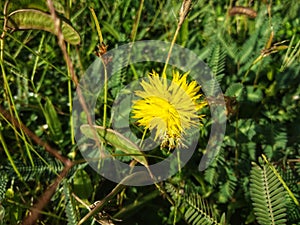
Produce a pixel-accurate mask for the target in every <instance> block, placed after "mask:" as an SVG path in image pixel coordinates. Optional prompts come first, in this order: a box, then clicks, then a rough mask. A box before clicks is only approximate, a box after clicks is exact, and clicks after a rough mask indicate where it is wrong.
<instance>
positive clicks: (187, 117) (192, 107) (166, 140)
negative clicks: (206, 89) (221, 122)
mask: <svg viewBox="0 0 300 225" xmlns="http://www.w3.org/2000/svg"><path fill="white" fill-rule="evenodd" d="M187 76H188V73H185V74H183V75H182V76H181V75H180V74H179V72H178V71H176V72H175V71H173V79H172V81H171V83H170V84H168V82H167V79H166V78H165V77H159V75H158V74H157V73H156V72H155V71H153V72H152V73H150V74H149V76H148V78H149V81H148V82H146V81H145V80H143V81H142V82H141V86H142V88H143V89H144V90H142V91H136V92H135V94H136V95H137V96H138V97H140V98H141V99H139V100H136V101H134V102H133V103H134V105H133V110H132V113H133V116H132V118H134V119H137V123H138V125H139V126H143V127H144V128H145V129H149V130H150V131H155V132H156V133H155V140H157V139H158V138H159V139H160V140H161V141H162V143H161V147H169V149H174V148H175V147H176V146H178V145H183V143H182V138H183V134H185V132H186V131H187V130H188V129H189V128H191V127H192V126H197V124H198V123H199V119H200V118H202V117H203V116H201V115H198V111H199V110H200V109H201V108H203V107H204V106H205V105H207V103H206V102H205V101H200V97H201V96H202V95H201V94H200V93H199V91H200V86H199V85H198V84H197V82H196V81H192V82H190V83H188V82H187ZM199 101H200V102H199Z"/></svg>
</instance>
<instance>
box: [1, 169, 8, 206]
mask: <svg viewBox="0 0 300 225" xmlns="http://www.w3.org/2000/svg"><path fill="white" fill-rule="evenodd" d="M7 182H8V177H7V174H5V173H3V172H0V203H1V202H2V200H3V199H4V197H5V192H6V186H7Z"/></svg>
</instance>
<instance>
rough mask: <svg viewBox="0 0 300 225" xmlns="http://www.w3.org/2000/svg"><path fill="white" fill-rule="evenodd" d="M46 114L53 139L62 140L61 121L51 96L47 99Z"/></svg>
mask: <svg viewBox="0 0 300 225" xmlns="http://www.w3.org/2000/svg"><path fill="white" fill-rule="evenodd" d="M44 114H45V118H46V121H47V124H48V126H49V130H50V134H51V136H52V137H53V140H54V141H56V142H60V141H62V139H63V138H62V137H63V132H62V128H61V123H60V121H59V119H58V115H57V112H56V110H55V108H54V106H53V104H52V102H51V100H50V99H49V98H47V99H46V103H45V110H44Z"/></svg>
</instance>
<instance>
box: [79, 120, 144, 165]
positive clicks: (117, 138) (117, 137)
mask: <svg viewBox="0 0 300 225" xmlns="http://www.w3.org/2000/svg"><path fill="white" fill-rule="evenodd" d="M94 129H95V130H94ZM80 130H81V132H82V133H83V134H84V135H85V136H86V137H88V138H90V139H94V137H95V136H94V132H95V131H97V134H98V137H99V140H100V141H102V142H107V143H108V144H110V145H112V146H114V147H116V148H119V149H120V150H121V151H122V152H124V153H126V154H128V155H130V156H131V157H132V158H134V159H135V160H136V161H138V162H139V163H141V164H142V165H144V166H146V167H147V166H148V162H147V160H146V158H145V156H144V155H143V153H142V151H141V149H140V148H139V147H138V146H137V145H136V144H135V143H133V142H131V141H130V140H129V139H127V138H126V137H124V136H123V135H122V134H120V133H118V132H117V131H114V130H112V129H109V128H104V127H101V126H96V125H94V126H92V127H91V126H90V125H88V124H85V125H82V126H81V127H80Z"/></svg>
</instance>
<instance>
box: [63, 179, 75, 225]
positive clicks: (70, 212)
mask: <svg viewBox="0 0 300 225" xmlns="http://www.w3.org/2000/svg"><path fill="white" fill-rule="evenodd" d="M64 195H65V205H66V209H65V212H66V215H67V219H68V225H76V224H77V223H78V219H77V216H76V211H75V208H74V206H73V203H72V196H71V194H70V189H69V186H68V183H67V181H65V182H64Z"/></svg>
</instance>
